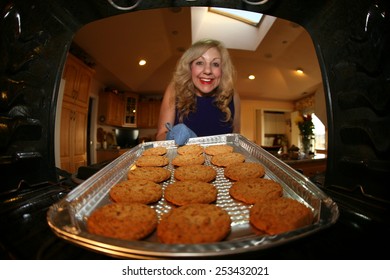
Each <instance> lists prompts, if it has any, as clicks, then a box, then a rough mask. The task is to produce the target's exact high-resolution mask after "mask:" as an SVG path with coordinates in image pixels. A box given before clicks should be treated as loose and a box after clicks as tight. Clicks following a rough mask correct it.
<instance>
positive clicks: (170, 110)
mask: <svg viewBox="0 0 390 280" xmlns="http://www.w3.org/2000/svg"><path fill="white" fill-rule="evenodd" d="M168 122H169V123H171V124H172V126H173V125H174V122H175V89H174V87H173V84H172V83H170V84H169V85H168V87H167V89H166V90H165V93H164V97H163V99H162V103H161V107H160V117H159V119H158V127H157V134H156V140H165V138H166V134H167V132H168V129H167V128H166V127H165V124H166V123H168Z"/></svg>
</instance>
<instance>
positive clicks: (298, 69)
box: [295, 68, 303, 75]
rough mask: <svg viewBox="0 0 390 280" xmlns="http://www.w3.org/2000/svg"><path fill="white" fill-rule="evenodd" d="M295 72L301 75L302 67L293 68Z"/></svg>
mask: <svg viewBox="0 0 390 280" xmlns="http://www.w3.org/2000/svg"><path fill="white" fill-rule="evenodd" d="M295 72H296V73H297V74H299V75H303V69H302V68H297V69H296V70H295Z"/></svg>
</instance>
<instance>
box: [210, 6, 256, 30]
mask: <svg viewBox="0 0 390 280" xmlns="http://www.w3.org/2000/svg"><path fill="white" fill-rule="evenodd" d="M209 12H212V13H216V14H220V15H223V16H226V17H230V18H233V19H236V20H239V21H242V22H245V23H247V24H250V25H253V26H259V24H260V21H261V18H262V17H263V14H260V13H253V12H248V11H243V10H236V9H226V8H216V7H210V8H209Z"/></svg>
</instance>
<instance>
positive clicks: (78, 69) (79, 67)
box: [63, 54, 94, 107]
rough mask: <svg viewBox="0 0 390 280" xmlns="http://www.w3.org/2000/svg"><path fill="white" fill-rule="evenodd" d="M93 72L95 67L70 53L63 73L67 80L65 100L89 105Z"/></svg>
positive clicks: (80, 104)
mask: <svg viewBox="0 0 390 280" xmlns="http://www.w3.org/2000/svg"><path fill="white" fill-rule="evenodd" d="M93 74H94V70H93V69H91V68H89V67H88V66H87V65H85V64H84V63H83V62H82V61H81V60H79V59H78V58H77V57H75V56H73V55H72V54H68V58H67V61H66V64H65V68H64V73H63V78H64V79H65V80H66V83H65V87H64V97H63V101H64V102H69V103H73V104H75V105H77V106H82V107H87V106H88V101H89V89H90V87H91V82H92V77H93Z"/></svg>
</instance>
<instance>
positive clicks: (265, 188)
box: [229, 178, 283, 204]
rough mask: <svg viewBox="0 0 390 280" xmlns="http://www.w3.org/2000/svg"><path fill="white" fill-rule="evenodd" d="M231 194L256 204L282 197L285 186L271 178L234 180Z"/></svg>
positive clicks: (240, 199) (243, 200)
mask: <svg viewBox="0 0 390 280" xmlns="http://www.w3.org/2000/svg"><path fill="white" fill-rule="evenodd" d="M229 194H230V195H231V196H232V197H233V198H234V199H237V200H239V201H242V202H245V203H247V204H254V203H256V202H262V201H267V200H272V199H275V198H279V197H281V196H282V195H283V188H282V186H281V185H280V184H279V183H277V182H275V181H272V180H269V179H264V178H251V179H245V180H240V181H236V182H234V183H233V185H232V186H231V187H230V189H229Z"/></svg>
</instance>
